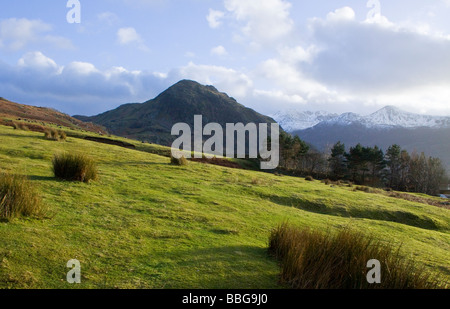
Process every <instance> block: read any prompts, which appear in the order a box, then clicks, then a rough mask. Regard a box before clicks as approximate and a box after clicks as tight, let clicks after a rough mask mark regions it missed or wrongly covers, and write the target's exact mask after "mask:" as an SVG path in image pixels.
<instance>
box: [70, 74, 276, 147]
mask: <svg viewBox="0 0 450 309" xmlns="http://www.w3.org/2000/svg"><path fill="white" fill-rule="evenodd" d="M194 115H202V116H203V123H204V124H206V123H210V122H216V123H219V124H221V125H222V126H225V124H226V123H244V124H247V123H252V122H253V123H274V122H275V120H273V119H272V118H270V117H267V116H264V115H261V114H259V113H257V112H255V111H254V110H252V109H250V108H247V107H245V106H243V105H242V104H239V103H238V102H237V101H236V100H235V99H233V98H231V97H229V96H228V95H227V94H225V93H221V92H219V91H218V90H217V89H216V88H214V87H213V86H203V85H201V84H199V83H197V82H195V81H190V80H182V81H180V82H178V83H176V84H175V85H173V86H171V87H170V88H169V89H167V90H166V91H164V92H163V93H161V94H160V95H159V96H157V97H156V98H155V99H153V100H150V101H147V102H145V103H135V104H125V105H122V106H120V107H118V108H117V109H114V110H111V111H108V112H105V113H103V114H100V115H97V116H93V117H83V116H75V117H76V118H78V119H80V120H83V121H90V122H93V123H96V124H100V125H102V126H104V127H106V128H107V129H108V130H109V131H110V132H111V133H113V134H115V135H119V136H124V137H127V138H133V139H138V140H142V141H149V142H152V143H158V144H161V145H170V144H171V142H172V141H173V140H174V137H173V136H171V134H170V133H171V129H172V126H173V125H174V124H176V123H178V122H183V123H187V124H189V125H191V127H192V128H193V124H194Z"/></svg>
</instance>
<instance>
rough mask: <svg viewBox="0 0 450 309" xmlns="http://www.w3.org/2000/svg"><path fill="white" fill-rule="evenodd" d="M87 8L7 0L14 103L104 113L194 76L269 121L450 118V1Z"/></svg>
mask: <svg viewBox="0 0 450 309" xmlns="http://www.w3.org/2000/svg"><path fill="white" fill-rule="evenodd" d="M77 1H78V2H79V4H80V16H79V17H80V20H79V21H80V22H79V23H76V22H75V23H69V21H72V20H71V18H69V19H68V18H67V17H68V15H69V17H77V15H76V14H75V15H73V14H72V13H73V11H71V10H72V9H73V8H74V6H71V3H68V1H67V0H58V1H55V0H34V1H30V0H26V1H25V0H15V1H1V2H0V96H1V97H4V98H6V99H8V100H11V101H14V102H18V103H23V104H30V105H36V106H46V107H52V108H55V109H57V110H59V111H62V112H65V113H68V114H70V115H75V114H78V115H95V114H99V113H102V112H105V111H107V110H110V109H113V108H116V107H118V106H119V105H121V104H125V103H132V102H145V101H147V100H150V99H152V98H154V97H155V96H157V95H158V94H159V93H161V92H162V91H164V90H165V89H167V88H168V87H170V86H171V85H173V84H174V83H176V82H177V81H179V80H182V79H191V80H195V81H198V82H199V83H201V84H205V85H214V86H215V87H216V88H217V89H218V90H219V91H222V92H226V93H227V94H228V95H230V96H231V97H234V98H235V99H236V100H238V101H239V102H240V103H242V104H244V105H246V106H248V107H251V108H253V109H255V110H256V111H258V112H261V113H264V114H268V115H271V114H274V113H276V112H278V111H289V110H297V111H307V110H309V111H317V110H324V111H329V112H333V113H343V112H356V113H360V114H363V115H366V114H369V113H371V112H375V111H376V110H378V109H380V108H382V107H384V106H386V105H393V106H396V107H399V108H401V109H403V110H406V111H410V112H414V113H422V114H431V115H447V116H450V18H448V16H450V0H429V1H423V0H389V1H387V0H379V1H378V0H350V1H343V0H316V1H305V0H290V1H288V0H95V1H92V0H89V1H87V0H77ZM77 1H74V2H77ZM68 5H70V6H69V7H68ZM68 13H69V14H68Z"/></svg>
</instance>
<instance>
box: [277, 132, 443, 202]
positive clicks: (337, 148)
mask: <svg viewBox="0 0 450 309" xmlns="http://www.w3.org/2000/svg"><path fill="white" fill-rule="evenodd" d="M280 168H281V169H282V170H284V171H289V172H291V173H293V174H297V175H302V176H307V175H309V176H314V177H316V178H322V179H325V178H329V179H332V180H349V181H352V182H353V183H356V184H359V185H369V186H374V187H386V188H391V189H393V190H398V191H406V192H417V193H425V194H429V195H437V194H439V188H440V185H441V184H442V183H444V182H445V181H446V180H447V179H446V178H447V176H446V170H445V168H444V166H443V164H442V162H441V160H440V159H439V158H433V157H427V156H425V154H424V153H420V154H419V153H417V152H412V153H409V152H408V151H407V150H405V149H402V148H401V147H400V146H399V145H392V146H390V147H389V148H388V149H387V151H386V152H384V151H383V150H382V149H381V148H379V147H378V146H374V147H365V146H362V145H361V144H358V145H356V146H354V147H351V148H350V149H349V151H347V150H346V147H345V144H343V143H341V142H337V143H336V144H335V145H334V146H333V147H332V148H331V149H330V150H329V151H328V152H319V151H317V150H315V149H314V148H312V147H310V146H309V145H308V144H307V143H305V142H304V141H302V140H301V139H300V138H299V137H298V136H295V137H293V136H291V135H289V134H286V133H282V134H281V135H280Z"/></svg>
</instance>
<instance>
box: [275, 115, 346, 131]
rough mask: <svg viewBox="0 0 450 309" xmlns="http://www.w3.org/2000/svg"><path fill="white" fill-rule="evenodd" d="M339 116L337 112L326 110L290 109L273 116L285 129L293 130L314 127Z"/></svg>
mask: <svg viewBox="0 0 450 309" xmlns="http://www.w3.org/2000/svg"><path fill="white" fill-rule="evenodd" d="M337 116H338V115H337V114H331V113H328V112H325V111H317V112H310V111H306V112H300V111H296V110H289V111H286V112H278V113H276V114H274V115H272V118H273V119H275V120H276V121H277V122H278V123H279V124H280V126H281V127H282V128H283V129H284V130H286V131H287V132H293V131H296V130H303V129H307V128H310V127H313V126H315V125H317V124H319V123H320V122H322V121H327V120H331V119H333V118H335V117H337Z"/></svg>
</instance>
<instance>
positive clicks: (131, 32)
mask: <svg viewBox="0 0 450 309" xmlns="http://www.w3.org/2000/svg"><path fill="white" fill-rule="evenodd" d="M117 40H118V42H119V44H121V45H128V44H130V43H135V42H137V43H142V38H141V36H140V35H139V34H138V33H137V31H136V29H134V28H133V27H128V28H120V29H119V30H118V31H117Z"/></svg>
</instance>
